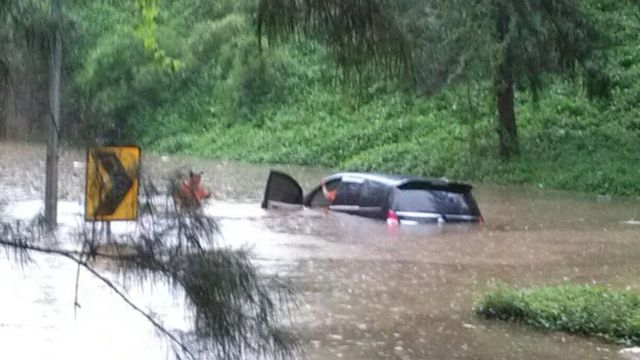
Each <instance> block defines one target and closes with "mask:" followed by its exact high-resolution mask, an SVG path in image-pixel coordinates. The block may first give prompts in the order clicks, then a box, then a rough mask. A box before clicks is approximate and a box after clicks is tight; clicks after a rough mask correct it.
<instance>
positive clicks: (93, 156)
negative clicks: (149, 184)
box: [84, 146, 140, 221]
mask: <svg viewBox="0 0 640 360" xmlns="http://www.w3.org/2000/svg"><path fill="white" fill-rule="evenodd" d="M139 173H140V148H139V147H137V146H107V147H98V148H91V149H89V150H88V151H87V178H86V181H87V182H86V196H85V209H84V217H85V220H86V221H117V220H136V219H137V218H138V188H139V180H138V177H139Z"/></svg>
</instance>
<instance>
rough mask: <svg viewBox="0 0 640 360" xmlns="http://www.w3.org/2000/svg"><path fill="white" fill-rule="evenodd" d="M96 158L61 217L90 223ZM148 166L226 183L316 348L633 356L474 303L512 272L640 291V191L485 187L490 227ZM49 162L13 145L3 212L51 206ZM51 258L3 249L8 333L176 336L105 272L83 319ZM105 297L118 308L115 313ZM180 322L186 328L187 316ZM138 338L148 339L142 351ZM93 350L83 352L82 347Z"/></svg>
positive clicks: (218, 203) (234, 234) (0, 334)
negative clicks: (280, 201) (291, 291)
mask: <svg viewBox="0 0 640 360" xmlns="http://www.w3.org/2000/svg"><path fill="white" fill-rule="evenodd" d="M84 158H85V155H84V154H83V153H82V152H78V151H71V150H69V151H64V152H63V154H62V156H61V163H60V164H61V165H60V168H61V190H60V194H61V198H62V200H63V202H62V205H61V206H62V209H63V210H62V211H61V218H62V219H61V221H62V222H63V223H64V224H69V225H70V226H71V225H72V224H74V222H75V223H77V222H78V221H79V220H78V218H79V216H80V211H81V208H82V196H83V194H82V192H83V184H84V169H83V163H84ZM74 161H75V162H76V163H75V165H74ZM143 166H144V172H145V173H146V174H149V175H150V176H152V177H154V178H155V179H158V180H159V179H162V178H163V177H165V176H166V175H167V174H168V173H169V172H170V171H171V169H174V168H176V167H191V168H195V169H197V170H202V171H204V172H205V175H204V181H205V182H206V183H207V184H209V185H210V186H211V188H212V190H213V191H214V192H215V194H216V199H214V200H213V201H212V202H211V203H210V204H209V205H207V208H206V211H207V212H210V213H211V214H213V215H215V216H217V217H218V218H219V219H220V222H221V224H222V229H223V230H222V235H223V237H224V241H225V243H227V244H228V245H230V246H246V245H249V246H252V247H253V250H254V257H255V260H256V261H257V262H258V263H259V264H261V266H262V268H263V269H264V271H265V272H271V273H279V274H281V275H282V276H286V277H289V278H291V279H292V282H293V283H294V285H295V286H296V288H297V289H298V293H299V296H300V303H299V306H298V307H297V308H296V309H295V311H294V327H295V330H296V332H297V333H298V334H299V336H300V337H301V339H302V342H303V345H304V347H305V358H308V359H337V358H344V359H363V360H364V359H618V358H620V356H619V355H618V354H617V351H618V350H619V349H620V347H619V346H615V345H611V344H606V343H603V342H601V341H599V340H594V339H588V338H584V337H579V336H570V335H566V334H563V333H548V332H539V331H536V330H532V329H530V328H527V327H524V326H520V325H514V324H506V323H499V322H489V321H484V320H481V319H479V318H477V317H476V316H474V314H473V313H472V306H473V303H474V301H475V300H476V299H477V298H478V297H479V296H480V295H481V294H482V293H483V292H485V291H487V290H488V289H490V288H491V287H492V286H493V285H492V284H494V283H495V282H502V283H506V284H508V285H511V286H540V285H550V284H562V283H565V282H576V283H585V284H603V285H607V286H611V287H614V288H620V289H624V288H629V289H635V290H639V291H640V265H639V264H640V261H638V259H640V225H637V220H640V201H638V200H635V199H628V200H616V199H609V198H606V197H597V196H590V195H579V194H572V193H568V192H561V191H551V190H541V189H535V188H528V187H520V186H495V185H477V186H476V189H475V195H476V198H477V200H478V203H479V205H480V207H481V210H482V212H483V215H484V218H485V220H486V223H485V224H484V225H483V226H471V227H469V226H455V225H452V226H449V225H447V226H416V227H400V228H398V229H395V230H393V229H389V228H387V226H386V225H385V224H384V223H380V222H376V221H371V220H367V219H362V218H357V217H353V216H348V215H341V214H335V213H325V212H321V211H315V210H304V211H296V212H266V211H263V210H261V209H260V208H259V202H260V198H261V196H262V191H263V189H264V184H265V181H266V177H267V174H268V167H265V166H253V165H245V164H238V163H232V162H219V161H209V160H206V159H195V158H188V157H173V156H171V157H164V158H162V157H160V156H153V155H145V156H144V165H143ZM278 168H279V169H281V170H284V171H286V172H289V173H290V174H291V175H293V176H294V177H295V178H296V179H299V180H300V181H301V184H302V185H303V188H305V189H310V188H311V187H312V186H314V185H315V184H317V182H318V180H319V179H320V177H321V176H322V175H325V174H326V173H327V172H328V171H327V170H323V169H310V168H300V167H278ZM43 173H44V148H43V147H41V146H36V145H29V144H16V143H0V213H2V212H3V211H4V214H5V218H11V217H18V218H20V217H28V216H29V214H32V213H37V211H38V209H39V208H38V206H41V203H40V202H38V201H36V200H39V199H41V198H42V193H43V192H42V189H43V187H44V186H43V183H44V179H43V176H42V174H43ZM3 209H4V210H3ZM65 209H66V210H65ZM37 266H38V267H37V268H36V269H30V268H29V267H27V269H24V270H22V269H20V268H19V267H17V266H15V265H13V264H11V263H7V261H5V260H3V261H2V262H0V272H1V273H2V274H3V275H2V277H1V278H0V287H1V288H3V289H7V290H5V291H6V292H7V293H15V294H18V295H16V296H14V297H12V298H11V299H6V297H5V299H4V300H0V339H3V338H4V339H7V338H12V336H13V338H16V339H18V338H20V336H21V335H24V336H27V334H30V335H29V336H30V338H31V339H36V342H37V341H40V343H41V344H44V345H43V346H44V348H45V349H48V350H47V351H48V354H51V353H53V354H56V356H53V357H52V358H63V355H64V358H66V359H70V358H76V357H75V355H74V354H76V352H73V351H70V350H69V349H68V348H65V347H64V346H62V345H60V342H61V341H62V342H64V341H65V340H64V339H67V338H68V337H72V336H81V334H82V333H83V332H85V331H87V329H88V330H91V329H94V327H99V328H101V329H102V328H104V327H106V328H107V329H113V330H114V331H105V336H106V337H107V338H108V339H110V340H109V343H117V342H118V341H119V340H118V339H119V336H123V337H126V339H130V338H132V337H134V338H136V337H138V338H139V339H140V340H139V341H135V342H133V341H126V340H123V341H122V342H121V343H120V344H119V345H115V346H116V347H118V346H119V348H117V349H112V350H108V349H107V350H106V352H104V353H101V355H100V356H99V358H102V357H104V358H105V359H106V358H131V359H134V358H135V359H142V358H148V359H155V358H157V357H158V354H159V351H161V350H162V349H165V347H163V346H155V347H154V346H153V345H149V344H154V343H159V344H163V343H164V342H165V341H164V340H163V339H161V338H156V337H154V336H153V331H152V330H149V327H148V325H145V323H144V320H143V319H138V316H137V315H136V314H133V313H131V312H130V311H129V310H128V309H127V308H126V306H120V305H115V304H114V302H117V300H114V299H115V298H113V297H112V295H108V289H104V288H102V287H101V286H100V285H96V284H93V283H92V282H91V280H90V279H87V280H85V281H84V282H83V283H82V284H81V285H84V289H85V290H84V291H85V292H84V293H81V294H80V295H81V299H83V297H82V296H84V302H85V303H87V304H93V305H87V307H88V308H89V309H88V310H85V309H83V310H81V312H80V313H79V315H78V314H76V315H75V316H76V317H78V316H79V317H80V320H75V321H74V320H73V317H74V315H73V310H72V299H70V296H71V295H72V293H71V294H69V293H68V292H72V290H71V289H70V287H71V286H72V285H73V281H74V278H73V274H74V270H75V268H74V267H73V266H69V265H66V264H63V263H62V262H61V261H60V260H57V259H51V258H47V257H42V258H39V259H38V261H37ZM43 269H46V270H48V271H42V270H43ZM61 283H64V284H65V285H60V284H61ZM51 284H54V285H51ZM69 284H71V285H69ZM161 290H162V287H160V289H156V290H155V291H154V292H153V294H154V300H151V299H150V298H149V293H148V292H145V291H143V290H135V289H132V290H131V292H132V294H133V296H134V297H135V298H136V299H138V301H141V302H143V303H149V304H150V306H152V305H153V306H154V310H155V311H156V312H157V313H158V314H160V315H161V316H163V317H165V318H169V319H173V318H180V316H178V315H180V314H182V313H183V312H184V309H183V308H182V306H183V305H182V304H181V302H180V301H178V300H175V299H173V298H172V297H171V296H170V295H169V294H168V293H163V292H162V291H161ZM3 292H4V291H3ZM98 293H99V294H101V295H99V296H98V295H97V294H98ZM162 294H164V295H162ZM110 296H111V297H110ZM158 299H159V300H158ZM101 306H102V307H103V309H102V310H101V309H100V307H101ZM104 306H106V307H108V308H109V312H108V314H104V315H101V314H103V312H104ZM16 309H17V310H16ZM176 313H178V315H176ZM114 318H115V319H118V322H114V321H115V320H113V319H114ZM83 319H84V320H83ZM122 322H127V323H128V324H130V325H128V326H127V328H129V330H127V331H124V332H123V331H122V330H121V326H122ZM167 322H168V323H169V324H175V326H176V327H180V326H184V321H183V320H180V319H178V320H175V319H174V321H169V320H167ZM118 324H120V325H118ZM111 327H112V328H111ZM12 334H13V335H12ZM16 334H18V335H16ZM7 336H8V337H7ZM52 339H54V340H55V339H57V340H55V341H54V340H52ZM67 341H68V340H67ZM18 342H19V341H18ZM73 343H75V342H73ZM100 344H102V343H100ZM98 346H100V345H98ZM129 346H131V347H132V349H135V351H134V352H131V351H127V349H128V347H129ZM15 348H16V349H17V348H18V345H15ZM7 349H8V350H7ZM12 349H13V348H12V347H11V346H9V347H8V348H7V347H4V350H3V347H0V356H1V357H2V358H5V357H6V356H3V355H2V354H5V355H12V354H13V355H15V354H17V351H18V350H15V349H13V350H12ZM12 351H16V352H15V353H12ZM34 351H35V350H34ZM56 351H58V352H56ZM132 351H133V350H132ZM25 354H26V355H25ZM39 354H40V353H38V352H26V353H21V355H23V356H18V357H15V356H14V357H13V358H25V359H27V358H29V359H32V358H41V357H40V356H39ZM119 354H120V355H119ZM121 354H135V356H134V355H124V357H122V356H121ZM81 356H82V352H81V351H77V358H81Z"/></svg>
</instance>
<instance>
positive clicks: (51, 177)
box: [44, 0, 62, 228]
mask: <svg viewBox="0 0 640 360" xmlns="http://www.w3.org/2000/svg"><path fill="white" fill-rule="evenodd" d="M51 18H52V19H53V21H54V23H55V24H56V25H55V29H54V32H53V34H52V36H51V40H50V41H51V57H50V61H49V136H48V139H47V165H46V171H47V173H46V184H45V195H44V217H45V220H46V221H47V224H48V225H49V227H50V228H54V227H56V225H57V222H58V220H57V216H58V214H57V213H58V140H59V136H60V80H61V79H60V78H61V73H62V34H61V33H60V26H62V21H61V20H62V0H51Z"/></svg>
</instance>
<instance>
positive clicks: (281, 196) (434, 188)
mask: <svg viewBox="0 0 640 360" xmlns="http://www.w3.org/2000/svg"><path fill="white" fill-rule="evenodd" d="M471 189H472V187H471V185H468V184H462V183H455V182H449V181H447V180H442V179H431V178H423V177H414V176H402V175H387V174H371V173H355V172H345V173H338V174H334V175H331V176H327V177H326V178H324V179H322V182H321V184H320V185H318V186H316V187H315V188H314V189H313V190H311V191H310V192H309V193H308V194H306V196H303V192H302V188H301V187H300V185H299V184H298V183H297V182H296V181H295V180H294V179H293V178H291V177H290V176H289V175H287V174H285V173H282V172H279V171H274V170H272V171H271V173H270V174H269V179H268V181H267V186H266V189H265V193H264V199H263V201H262V208H264V209H268V208H298V207H302V206H303V205H304V206H307V207H310V208H322V207H325V208H329V209H330V210H332V211H339V212H343V213H348V214H353V215H358V216H364V217H368V218H374V219H382V220H387V222H388V223H407V224H415V223H429V222H434V223H442V222H469V223H480V222H482V221H483V219H482V215H481V214H480V209H479V208H478V205H477V204H476V201H475V199H474V198H473V195H472V194H471Z"/></svg>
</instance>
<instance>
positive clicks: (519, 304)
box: [474, 285, 640, 345]
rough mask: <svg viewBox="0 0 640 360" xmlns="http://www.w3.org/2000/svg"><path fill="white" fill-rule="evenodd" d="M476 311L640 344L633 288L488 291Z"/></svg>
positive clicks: (639, 302)
mask: <svg viewBox="0 0 640 360" xmlns="http://www.w3.org/2000/svg"><path fill="white" fill-rule="evenodd" d="M474 310H475V312H476V313H477V314H478V315H480V316H483V317H485V318H489V319H497V320H504V321H516V322H520V323H524V324H527V325H531V326H534V327H536V328H539V329H544V330H553V331H566V332H569V333H574V334H581V335H589V336H596V337H600V338H604V339H607V340H610V341H613V342H616V343H620V344H625V345H640V294H638V293H635V292H631V291H617V290H611V289H607V288H604V287H598V286H586V285H566V286H556V287H542V288H533V289H525V290H516V289H507V288H500V289H498V290H495V291H493V292H490V293H488V294H486V295H485V296H484V297H483V298H482V299H481V300H480V301H479V302H478V303H477V304H476V306H475V309H474Z"/></svg>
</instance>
